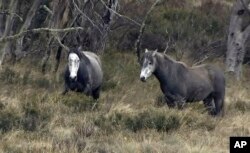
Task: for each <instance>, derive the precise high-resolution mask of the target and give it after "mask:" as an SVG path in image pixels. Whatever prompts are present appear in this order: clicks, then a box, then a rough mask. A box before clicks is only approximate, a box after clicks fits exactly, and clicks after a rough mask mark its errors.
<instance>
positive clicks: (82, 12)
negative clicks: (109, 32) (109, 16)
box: [73, 0, 103, 34]
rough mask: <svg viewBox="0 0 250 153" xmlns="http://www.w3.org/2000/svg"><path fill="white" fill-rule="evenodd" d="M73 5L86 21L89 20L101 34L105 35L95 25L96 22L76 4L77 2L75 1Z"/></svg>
mask: <svg viewBox="0 0 250 153" xmlns="http://www.w3.org/2000/svg"><path fill="white" fill-rule="evenodd" d="M73 4H74V6H75V8H76V9H77V10H78V11H79V12H80V13H81V14H82V15H83V16H84V17H85V18H86V19H88V21H89V22H90V23H91V24H92V25H93V26H94V27H95V28H96V29H97V30H98V31H99V32H100V33H101V34H103V33H102V31H101V29H100V28H99V27H98V26H97V25H96V24H95V23H94V21H92V20H91V19H90V18H89V17H88V16H87V15H86V14H85V13H84V12H83V11H82V10H81V9H80V8H79V7H78V6H77V4H76V3H75V0H73Z"/></svg>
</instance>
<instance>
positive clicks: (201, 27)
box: [0, 0, 250, 153]
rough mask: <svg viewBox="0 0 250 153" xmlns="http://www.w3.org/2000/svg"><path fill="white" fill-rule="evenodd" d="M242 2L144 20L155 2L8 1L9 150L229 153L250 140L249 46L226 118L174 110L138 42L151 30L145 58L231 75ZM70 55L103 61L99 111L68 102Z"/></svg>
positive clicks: (197, 3)
mask: <svg viewBox="0 0 250 153" xmlns="http://www.w3.org/2000/svg"><path fill="white" fill-rule="evenodd" d="M235 2H236V1H233V0H178V1H176V0H162V1H159V2H158V3H157V5H156V6H155V7H154V8H153V9H152V11H151V12H150V13H149V14H148V17H147V18H146V20H145V16H146V14H147V13H148V12H149V10H150V8H152V5H153V4H154V3H155V1H153V0H120V1H116V0H108V1H104V0H103V1H102V0H82V1H80V0H1V1H0V55H1V63H0V64H1V71H0V152H18V153H19V152H20V153H21V152H101V153H104V152H126V153H127V152H169V153H171V152H228V149H229V137H230V136H249V135H250V117H249V116H250V111H249V110H250V96H249V92H250V89H249V84H250V79H249V76H250V69H249V65H248V64H249V62H250V45H249V43H248V42H249V40H247V41H246V43H245V46H246V54H245V55H244V59H243V63H244V65H243V66H242V74H241V79H240V80H238V81H236V80H235V78H234V77H232V76H231V75H229V74H228V75H227V87H226V91H227V93H226V100H225V101H226V108H225V111H226V113H225V116H224V117H223V118H213V117H211V116H209V115H208V114H207V112H206V111H205V108H204V107H203V104H202V102H200V103H195V104H188V105H187V106H186V108H185V109H184V110H181V111H180V110H175V109H169V108H168V107H167V106H166V105H165V104H164V102H163V98H162V93H161V91H160V89H159V83H158V82H157V80H156V79H155V78H153V77H152V78H151V79H149V80H148V81H147V83H142V82H141V81H140V80H139V73H140V66H139V64H138V63H137V54H136V49H135V42H136V40H137V39H138V37H139V36H140V30H141V27H142V25H143V23H145V31H144V32H143V33H141V34H142V35H141V43H140V45H141V46H140V48H141V50H142V51H143V49H144V48H149V49H158V50H159V51H161V52H165V53H166V54H168V55H170V56H172V57H173V58H174V59H176V60H181V61H184V62H186V63H187V64H188V65H189V66H192V65H197V64H202V63H213V64H215V65H218V66H219V67H220V68H221V69H222V70H226V64H225V63H226V56H227V45H228V36H229V33H230V32H229V31H230V29H229V27H230V19H231V18H232V8H233V5H234V3H235ZM246 18H247V20H246V23H249V22H248V21H249V16H247V17H246ZM71 47H77V48H78V47H80V48H81V49H82V50H90V51H93V52H96V53H97V54H98V55H100V57H101V59H102V64H103V69H104V85H103V89H102V92H101V98H100V99H99V100H98V103H97V105H95V101H93V100H92V99H91V98H89V97H86V96H84V95H82V94H79V93H74V92H71V93H69V94H68V95H66V96H62V95H61V92H62V90H63V73H64V68H65V66H66V55H67V50H68V49H69V48H71ZM93 106H96V107H93Z"/></svg>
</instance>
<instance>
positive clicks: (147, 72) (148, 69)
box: [140, 59, 154, 80]
mask: <svg viewBox="0 0 250 153" xmlns="http://www.w3.org/2000/svg"><path fill="white" fill-rule="evenodd" d="M153 71H154V66H153V64H152V63H151V62H150V61H149V60H147V59H145V60H144V62H143V66H142V69H141V74H140V78H141V79H144V80H146V79H147V78H149V77H150V76H151V75H152V73H153Z"/></svg>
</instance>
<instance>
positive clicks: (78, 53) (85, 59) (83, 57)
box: [69, 48, 90, 64]
mask: <svg viewBox="0 0 250 153" xmlns="http://www.w3.org/2000/svg"><path fill="white" fill-rule="evenodd" d="M70 53H75V54H76V55H77V56H78V57H79V58H80V60H83V61H85V62H86V63H87V64H89V63H90V60H89V58H88V57H87V56H86V55H85V54H84V53H83V52H82V51H80V50H78V49H76V48H72V49H70V51H69V54H70Z"/></svg>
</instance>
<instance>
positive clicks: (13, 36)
mask: <svg viewBox="0 0 250 153" xmlns="http://www.w3.org/2000/svg"><path fill="white" fill-rule="evenodd" d="M78 30H84V28H83V27H72V28H65V29H50V28H37V29H31V30H26V31H23V32H20V33H18V34H15V35H12V36H6V37H3V38H0V43H5V42H7V41H12V40H16V39H19V38H21V37H22V36H24V35H25V34H27V33H42V32H52V33H59V32H71V31H78Z"/></svg>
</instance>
